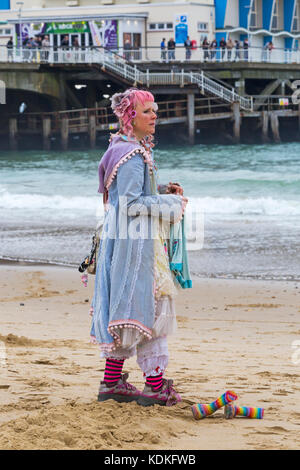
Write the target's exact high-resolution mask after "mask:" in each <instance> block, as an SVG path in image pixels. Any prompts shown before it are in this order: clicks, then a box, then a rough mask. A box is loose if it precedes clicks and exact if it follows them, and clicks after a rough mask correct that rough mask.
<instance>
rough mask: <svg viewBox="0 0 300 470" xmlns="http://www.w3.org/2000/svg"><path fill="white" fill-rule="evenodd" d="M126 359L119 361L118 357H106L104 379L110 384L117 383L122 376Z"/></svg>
mask: <svg viewBox="0 0 300 470" xmlns="http://www.w3.org/2000/svg"><path fill="white" fill-rule="evenodd" d="M123 364H124V359H122V360H121V361H118V360H117V359H110V358H109V357H108V358H107V359H106V363H105V371H104V381H105V382H107V383H108V384H115V383H117V382H118V380H119V379H120V378H121V373H122V368H123Z"/></svg>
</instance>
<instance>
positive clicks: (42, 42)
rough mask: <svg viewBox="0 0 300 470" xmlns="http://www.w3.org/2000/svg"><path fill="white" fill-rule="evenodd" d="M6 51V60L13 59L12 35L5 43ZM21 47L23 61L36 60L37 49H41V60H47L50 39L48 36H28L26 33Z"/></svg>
mask: <svg viewBox="0 0 300 470" xmlns="http://www.w3.org/2000/svg"><path fill="white" fill-rule="evenodd" d="M6 47H7V52H8V61H9V62H10V61H12V60H13V50H14V44H13V38H12V36H11V37H10V38H9V40H8V42H7V44H6ZM22 48H23V50H24V55H23V58H24V61H25V62H31V61H33V62H35V61H36V60H37V52H38V50H39V49H42V51H41V60H42V61H47V60H48V58H49V52H50V40H49V36H48V35H45V36H34V37H29V36H28V35H27V36H25V38H24V39H23V41H22Z"/></svg>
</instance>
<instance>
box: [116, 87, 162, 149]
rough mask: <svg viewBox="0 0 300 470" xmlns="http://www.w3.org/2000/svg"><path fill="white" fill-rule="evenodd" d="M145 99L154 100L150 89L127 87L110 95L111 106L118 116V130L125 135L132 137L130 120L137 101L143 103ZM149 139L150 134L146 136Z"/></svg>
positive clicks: (134, 114) (133, 115) (133, 116)
mask: <svg viewBox="0 0 300 470" xmlns="http://www.w3.org/2000/svg"><path fill="white" fill-rule="evenodd" d="M146 101H151V102H154V96H153V95H152V93H150V91H147V90H139V89H138V88H129V89H128V90H126V91H125V92H124V93H115V94H114V95H113V96H112V97H111V107H112V110H113V112H114V114H115V115H116V116H117V117H118V118H119V121H120V131H121V132H123V133H124V134H125V135H127V136H129V137H132V136H133V135H134V134H133V127H132V121H133V119H134V118H135V116H136V112H135V108H136V105H137V103H141V104H142V105H144V104H145V103H146ZM148 139H150V141H151V140H152V136H151V137H148Z"/></svg>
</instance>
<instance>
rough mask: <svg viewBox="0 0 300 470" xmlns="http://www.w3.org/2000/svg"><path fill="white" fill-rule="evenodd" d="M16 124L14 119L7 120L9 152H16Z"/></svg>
mask: <svg viewBox="0 0 300 470" xmlns="http://www.w3.org/2000/svg"><path fill="white" fill-rule="evenodd" d="M17 134H18V123H17V119H16V118H11V119H10V120H9V148H10V150H18V138H17Z"/></svg>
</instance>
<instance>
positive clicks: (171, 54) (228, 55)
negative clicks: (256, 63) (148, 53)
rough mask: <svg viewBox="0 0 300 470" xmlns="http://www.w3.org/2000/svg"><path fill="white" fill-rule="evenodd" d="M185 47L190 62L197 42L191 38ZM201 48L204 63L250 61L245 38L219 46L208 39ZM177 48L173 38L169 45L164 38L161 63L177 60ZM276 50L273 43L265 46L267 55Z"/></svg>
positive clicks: (247, 43)
mask: <svg viewBox="0 0 300 470" xmlns="http://www.w3.org/2000/svg"><path fill="white" fill-rule="evenodd" d="M184 47H185V60H190V59H191V55H192V50H193V49H196V48H197V46H196V41H191V40H190V38H189V36H188V37H187V39H186V40H185V42H184ZM200 47H201V48H202V49H203V52H204V61H205V62H206V61H213V60H217V59H218V60H222V61H224V60H227V61H238V60H243V61H248V60H249V40H248V38H245V39H244V41H238V40H235V41H233V40H232V39H231V38H230V37H229V38H228V39H227V41H226V40H225V38H222V39H221V40H220V41H219V44H218V42H217V40H216V39H213V40H212V41H208V39H207V37H205V38H204V40H203V41H202V44H201V45H200ZM175 48H176V44H175V41H174V39H173V38H171V39H170V40H169V41H168V42H167V43H166V39H165V38H163V40H162V41H161V44H160V50H161V56H160V58H161V61H162V62H169V61H171V60H175ZM273 48H274V46H273V43H272V42H271V41H270V42H268V43H267V44H266V45H265V48H264V50H265V51H266V53H267V52H268V51H269V52H270V51H272V49H273ZM217 50H219V55H218V56H217Z"/></svg>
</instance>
